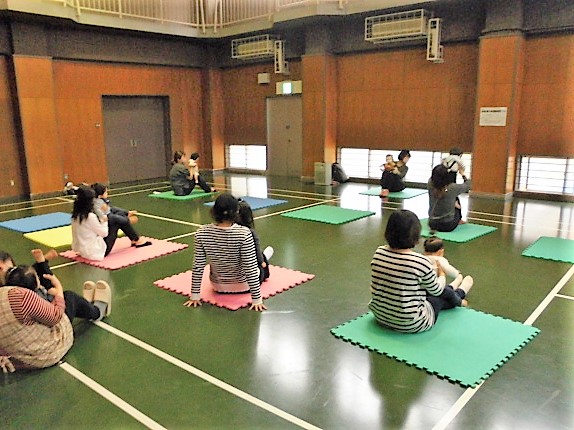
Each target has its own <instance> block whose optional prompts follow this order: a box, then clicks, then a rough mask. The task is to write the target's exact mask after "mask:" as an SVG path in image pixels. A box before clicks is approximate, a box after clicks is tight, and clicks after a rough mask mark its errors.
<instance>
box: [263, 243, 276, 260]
mask: <svg viewBox="0 0 574 430" xmlns="http://www.w3.org/2000/svg"><path fill="white" fill-rule="evenodd" d="M274 252H275V250H274V249H273V248H272V247H271V246H268V247H267V248H265V249H264V250H263V255H264V256H265V258H267V261H269V260H271V257H273V254H274Z"/></svg>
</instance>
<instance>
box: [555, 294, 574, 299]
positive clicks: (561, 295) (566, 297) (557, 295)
mask: <svg viewBox="0 0 574 430" xmlns="http://www.w3.org/2000/svg"><path fill="white" fill-rule="evenodd" d="M556 297H560V298H561V299H566V300H574V297H572V296H565V295H564V294H556Z"/></svg>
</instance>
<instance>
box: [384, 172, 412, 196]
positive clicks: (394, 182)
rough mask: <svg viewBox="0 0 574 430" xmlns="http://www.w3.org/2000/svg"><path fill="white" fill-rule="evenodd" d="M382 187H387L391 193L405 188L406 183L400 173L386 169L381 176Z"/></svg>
mask: <svg viewBox="0 0 574 430" xmlns="http://www.w3.org/2000/svg"><path fill="white" fill-rule="evenodd" d="M381 188H383V189H387V190H389V191H390V192H391V193H396V192H399V191H402V190H404V189H405V188H406V185H405V183H404V182H403V180H402V179H401V178H400V177H399V175H395V174H394V173H392V172H389V171H387V170H385V171H384V172H383V174H382V176H381Z"/></svg>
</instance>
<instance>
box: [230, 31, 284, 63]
mask: <svg viewBox="0 0 574 430" xmlns="http://www.w3.org/2000/svg"><path fill="white" fill-rule="evenodd" d="M275 40H276V37H275V36H272V35H270V34H260V35H258V36H250V37H243V38H241V39H234V40H232V41H231V58H238V59H248V58H257V57H273V56H274V55H275Z"/></svg>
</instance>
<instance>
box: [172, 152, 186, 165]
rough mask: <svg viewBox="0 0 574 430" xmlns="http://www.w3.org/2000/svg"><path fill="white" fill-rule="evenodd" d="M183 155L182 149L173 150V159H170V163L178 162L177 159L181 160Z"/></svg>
mask: <svg viewBox="0 0 574 430" xmlns="http://www.w3.org/2000/svg"><path fill="white" fill-rule="evenodd" d="M184 155H185V152H183V151H175V152H174V153H173V161H172V163H173V164H177V163H179V160H181V159H182V158H183V156H184Z"/></svg>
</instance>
